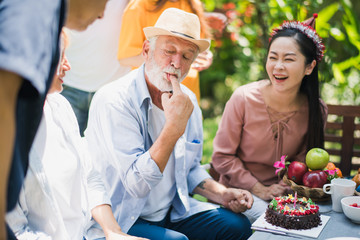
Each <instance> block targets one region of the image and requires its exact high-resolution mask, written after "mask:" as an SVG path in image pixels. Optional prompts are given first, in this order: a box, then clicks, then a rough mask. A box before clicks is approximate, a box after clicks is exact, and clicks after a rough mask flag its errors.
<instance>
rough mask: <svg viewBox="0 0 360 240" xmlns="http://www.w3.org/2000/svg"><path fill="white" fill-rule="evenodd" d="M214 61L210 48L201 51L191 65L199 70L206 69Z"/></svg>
mask: <svg viewBox="0 0 360 240" xmlns="http://www.w3.org/2000/svg"><path fill="white" fill-rule="evenodd" d="M212 61H213V54H212V52H211V51H210V50H206V51H205V52H202V53H200V54H199V55H198V56H197V58H196V59H195V61H194V62H193V64H192V65H191V67H192V68H193V69H195V70H198V71H199V72H200V71H202V70H205V69H208V68H209V67H210V66H211V64H212Z"/></svg>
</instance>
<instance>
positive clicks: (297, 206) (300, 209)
mask: <svg viewBox="0 0 360 240" xmlns="http://www.w3.org/2000/svg"><path fill="white" fill-rule="evenodd" d="M265 220H266V221H267V222H268V223H270V224H272V225H275V226H279V227H283V228H286V229H310V228H313V227H317V226H319V225H321V219H320V214H319V206H317V205H316V204H315V203H314V202H313V201H312V200H311V199H310V198H309V199H307V198H305V197H302V198H297V197H293V196H292V195H291V194H289V195H288V196H283V197H276V198H274V199H273V200H272V201H271V202H270V203H269V205H268V208H267V209H266V212H265Z"/></svg>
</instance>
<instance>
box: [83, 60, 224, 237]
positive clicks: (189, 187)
mask: <svg viewBox="0 0 360 240" xmlns="http://www.w3.org/2000/svg"><path fill="white" fill-rule="evenodd" d="M181 89H182V91H183V92H184V93H186V94H188V95H189V97H190V99H191V100H192V102H193V104H194V111H193V113H192V114H191V116H190V119H189V121H188V124H187V127H186V130H185V133H184V134H183V135H182V136H181V137H180V138H179V140H178V141H177V143H176V145H175V147H174V150H173V154H174V156H175V184H176V195H175V197H174V199H173V203H172V211H171V221H179V220H182V219H184V218H186V217H189V216H191V215H193V214H196V213H198V212H201V211H205V210H210V209H214V208H216V207H217V206H215V205H213V204H210V203H204V202H199V201H197V200H195V199H193V198H192V197H191V196H189V193H191V192H192V191H193V190H194V189H195V187H196V186H198V184H199V183H200V182H201V181H203V180H204V179H206V178H210V176H209V174H208V173H207V172H206V171H205V170H204V169H203V168H202V167H201V166H200V160H201V157H202V144H203V134H202V115H201V110H200V108H199V106H198V104H197V100H196V97H195V95H194V94H193V93H192V92H191V91H190V90H189V89H187V88H186V87H185V86H183V85H181ZM151 108H152V101H151V98H150V93H149V91H148V88H147V85H146V82H145V77H144V66H142V67H140V68H139V69H137V70H133V71H132V72H130V73H129V74H128V75H126V76H124V77H122V78H120V79H119V80H117V81H115V82H112V83H110V84H108V85H106V86H104V87H103V88H101V89H100V90H99V91H98V92H97V93H96V94H95V96H94V98H93V100H92V103H91V107H90V115H89V121H88V128H87V130H86V132H85V137H86V138H87V140H88V142H89V148H90V151H92V154H93V155H95V159H96V160H95V162H96V163H95V166H96V167H97V168H98V170H99V171H100V172H101V173H102V174H103V177H104V180H105V184H106V187H107V188H108V190H109V193H110V196H111V203H112V207H113V212H114V215H115V218H116V219H117V221H118V223H119V224H120V226H121V228H122V230H123V231H124V232H127V231H128V230H129V229H130V228H131V226H132V225H133V224H134V222H135V221H136V220H137V219H138V217H139V216H140V214H141V212H142V210H143V207H144V206H145V203H146V200H147V198H148V196H149V192H150V191H151V189H152V188H153V187H155V186H156V185H157V184H158V183H159V182H160V180H161V179H162V173H161V172H160V170H159V168H158V166H157V165H156V163H155V161H154V160H153V159H151V156H150V154H149V149H150V147H151V146H152V144H153V142H154V141H155V139H151V136H150V134H149V125H151V124H152V123H151V122H149V117H148V115H149V114H148V113H149V110H150V109H151Z"/></svg>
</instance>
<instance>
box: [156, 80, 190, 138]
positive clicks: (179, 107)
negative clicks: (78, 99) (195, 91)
mask: <svg viewBox="0 0 360 240" xmlns="http://www.w3.org/2000/svg"><path fill="white" fill-rule="evenodd" d="M170 80H171V85H172V87H173V93H172V94H171V93H163V94H162V96H161V102H162V106H163V108H164V114H165V118H166V123H165V125H167V126H169V127H170V128H168V129H170V131H173V133H174V134H176V136H177V138H179V137H180V136H181V135H183V134H184V132H185V128H186V125H187V122H188V120H189V118H190V116H191V113H192V111H193V109H194V105H193V103H192V102H191V100H190V98H189V96H188V95H186V94H185V93H183V92H182V91H181V88H180V83H179V82H178V80H177V78H176V77H175V76H170ZM164 129H165V127H164Z"/></svg>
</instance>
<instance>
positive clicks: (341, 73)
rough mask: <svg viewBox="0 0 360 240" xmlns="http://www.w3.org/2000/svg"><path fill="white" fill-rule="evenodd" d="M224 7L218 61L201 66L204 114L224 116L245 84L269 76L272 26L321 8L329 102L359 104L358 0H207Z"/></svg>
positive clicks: (214, 6) (220, 8)
mask: <svg viewBox="0 0 360 240" xmlns="http://www.w3.org/2000/svg"><path fill="white" fill-rule="evenodd" d="M202 1H203V3H204V6H205V8H206V10H207V11H217V12H222V13H224V14H225V15H226V16H227V17H228V25H227V28H226V31H225V32H224V33H223V35H222V36H220V37H218V38H216V39H214V41H212V46H211V48H212V50H213V53H214V61H213V65H212V66H211V67H210V68H209V69H208V70H206V71H203V72H201V73H200V74H201V75H200V78H201V91H202V92H201V94H202V100H201V107H202V109H203V114H204V118H205V119H206V118H209V117H217V116H221V114H222V111H223V107H224V105H225V103H226V101H227V100H228V99H229V97H230V96H231V94H232V92H233V91H234V90H235V89H236V88H237V87H238V86H240V85H243V84H246V83H249V82H252V81H256V80H259V79H263V78H267V74H266V72H265V68H264V66H265V59H266V54H267V44H268V38H269V33H270V32H271V29H272V28H274V27H276V26H278V25H279V24H281V23H282V22H283V21H284V20H300V21H303V20H305V19H307V18H309V17H311V16H312V14H313V13H318V15H319V17H318V18H317V20H316V29H317V32H318V33H319V35H320V36H321V37H322V38H323V42H324V44H325V46H326V52H325V57H324V60H323V61H322V62H321V63H320V65H319V72H320V80H321V87H322V98H323V99H324V100H325V102H329V103H330V102H331V103H341V104H360V96H359V91H360V90H359V88H360V87H359V85H360V29H359V22H360V19H359V12H360V1H359V0H326V1H325V0H242V1H228V0H217V1H215V0H202Z"/></svg>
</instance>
